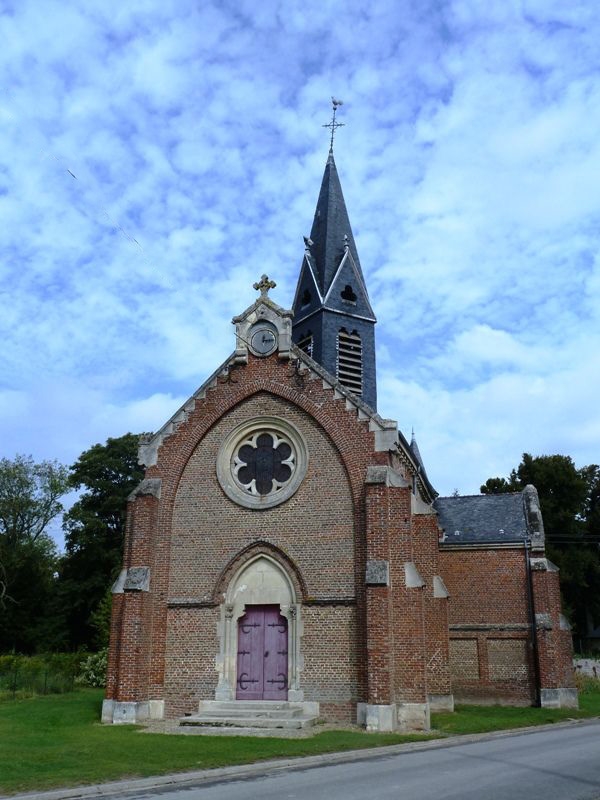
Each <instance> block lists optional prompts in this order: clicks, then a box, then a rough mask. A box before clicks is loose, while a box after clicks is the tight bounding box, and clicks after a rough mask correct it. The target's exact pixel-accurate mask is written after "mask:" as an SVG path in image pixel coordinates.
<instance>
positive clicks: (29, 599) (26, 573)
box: [0, 456, 69, 653]
mask: <svg viewBox="0 0 600 800" xmlns="http://www.w3.org/2000/svg"><path fill="white" fill-rule="evenodd" d="M68 488H69V486H68V473H67V469H66V467H63V466H62V465H60V464H58V463H57V462H55V461H43V462H41V463H40V464H36V463H35V462H34V461H33V459H32V458H31V457H26V456H16V458H15V459H14V460H13V461H11V460H9V459H7V458H3V459H0V652H7V651H11V650H12V651H19V652H25V653H32V652H34V651H36V650H38V649H40V648H41V649H44V648H46V647H49V646H51V645H52V641H51V640H52V638H53V635H54V621H53V614H52V608H53V596H54V591H55V583H56V581H55V571H56V568H57V556H56V550H55V546H54V543H53V541H52V540H51V539H50V537H49V536H48V535H47V534H46V528H47V526H48V524H49V523H50V522H51V521H52V519H53V518H54V517H55V516H56V515H57V514H59V513H60V512H61V511H62V505H61V503H60V498H61V496H62V495H63V494H65V493H66V492H67V490H68Z"/></svg>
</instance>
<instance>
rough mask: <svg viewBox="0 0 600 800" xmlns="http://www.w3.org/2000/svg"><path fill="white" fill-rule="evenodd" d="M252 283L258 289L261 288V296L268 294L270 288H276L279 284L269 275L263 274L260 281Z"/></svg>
mask: <svg viewBox="0 0 600 800" xmlns="http://www.w3.org/2000/svg"><path fill="white" fill-rule="evenodd" d="M252 285H253V287H254V288H255V289H256V291H258V290H259V289H260V296H261V298H262V297H266V296H267V294H268V293H269V289H274V288H275V287H276V286H277V284H276V283H275V281H270V280H269V276H268V275H261V277H260V281H257V283H254V284H252Z"/></svg>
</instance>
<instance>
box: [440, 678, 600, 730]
mask: <svg viewBox="0 0 600 800" xmlns="http://www.w3.org/2000/svg"><path fill="white" fill-rule="evenodd" d="M585 717H600V681H596V682H593V681H590V682H588V683H582V685H580V692H579V708H578V709H576V708H555V709H553V708H529V707H526V708H515V707H514V706H460V705H459V706H457V707H456V709H455V711H454V713H452V714H432V715H431V727H432V728H433V729H435V730H437V731H440V732H442V733H446V734H450V735H453V734H462V733H485V732H487V731H501V730H506V729H508V728H526V727H528V726H529V725H547V724H548V723H552V722H562V721H564V720H567V719H584V718H585Z"/></svg>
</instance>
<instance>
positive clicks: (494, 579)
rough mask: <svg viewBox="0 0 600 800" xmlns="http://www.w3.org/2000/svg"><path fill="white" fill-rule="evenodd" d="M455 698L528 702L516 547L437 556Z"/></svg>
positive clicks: (531, 694)
mask: <svg viewBox="0 0 600 800" xmlns="http://www.w3.org/2000/svg"><path fill="white" fill-rule="evenodd" d="M440 564H441V570H442V576H443V578H444V581H445V583H446V586H447V587H448V590H449V592H450V601H449V605H448V617H449V623H450V670H451V674H452V687H453V693H454V696H455V699H457V700H459V701H476V702H507V703H522V704H530V703H532V702H534V701H535V673H534V662H533V651H532V647H531V636H530V613H529V607H528V600H527V573H526V569H525V555H524V551H523V549H522V548H516V549H495V550H494V549H484V548H476V549H475V548H472V547H471V548H469V549H457V550H444V549H442V551H441V552H440Z"/></svg>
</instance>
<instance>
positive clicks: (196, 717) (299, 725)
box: [179, 700, 318, 730]
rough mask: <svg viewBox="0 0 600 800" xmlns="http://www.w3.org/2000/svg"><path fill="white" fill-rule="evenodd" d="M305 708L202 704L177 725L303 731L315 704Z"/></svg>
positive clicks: (285, 704)
mask: <svg viewBox="0 0 600 800" xmlns="http://www.w3.org/2000/svg"><path fill="white" fill-rule="evenodd" d="M306 706H308V708H307V707H306ZM306 706H305V705H304V704H303V703H289V702H281V701H276V700H240V701H235V700H230V701H223V700H203V701H201V702H200V706H199V709H198V713H197V714H190V715H188V716H185V717H182V718H181V719H180V720H179V724H180V726H185V727H191V726H194V727H199V728H219V729H223V728H247V729H256V728H259V729H273V730H303V729H305V728H310V727H312V726H313V725H314V724H315V722H316V721H317V716H318V707H315V706H316V704H314V703H310V704H306ZM310 712H316V713H310Z"/></svg>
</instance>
